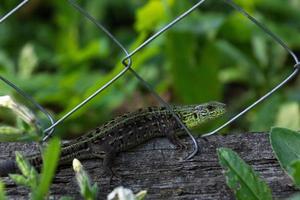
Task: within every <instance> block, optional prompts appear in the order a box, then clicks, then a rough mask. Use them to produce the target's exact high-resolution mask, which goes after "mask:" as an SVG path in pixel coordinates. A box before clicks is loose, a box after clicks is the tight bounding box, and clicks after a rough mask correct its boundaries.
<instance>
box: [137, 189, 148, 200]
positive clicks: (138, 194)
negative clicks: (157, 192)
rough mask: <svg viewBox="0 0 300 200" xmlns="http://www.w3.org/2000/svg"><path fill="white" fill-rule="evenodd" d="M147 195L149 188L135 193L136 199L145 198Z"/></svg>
mask: <svg viewBox="0 0 300 200" xmlns="http://www.w3.org/2000/svg"><path fill="white" fill-rule="evenodd" d="M146 195H147V190H142V191H140V192H139V193H137V194H136V195H135V199H136V200H144V199H145V197H146Z"/></svg>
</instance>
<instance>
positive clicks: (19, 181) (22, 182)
mask: <svg viewBox="0 0 300 200" xmlns="http://www.w3.org/2000/svg"><path fill="white" fill-rule="evenodd" d="M9 177H10V178H11V179H12V180H13V181H14V182H15V183H16V184H17V185H22V186H26V187H30V184H29V182H28V179H27V178H26V177H25V176H22V175H20V174H9Z"/></svg>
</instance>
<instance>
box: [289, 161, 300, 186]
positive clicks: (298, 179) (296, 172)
mask: <svg viewBox="0 0 300 200" xmlns="http://www.w3.org/2000/svg"><path fill="white" fill-rule="evenodd" d="M289 168H290V169H291V172H292V177H293V180H294V183H295V185H296V186H297V187H298V188H299V187H300V160H295V161H293V162H292V164H291V165H290V167H289Z"/></svg>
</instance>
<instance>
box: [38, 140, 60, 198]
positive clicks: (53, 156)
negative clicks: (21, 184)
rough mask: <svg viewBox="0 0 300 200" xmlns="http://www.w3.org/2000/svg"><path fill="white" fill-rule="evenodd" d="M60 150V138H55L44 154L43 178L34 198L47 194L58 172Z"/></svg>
mask: <svg viewBox="0 0 300 200" xmlns="http://www.w3.org/2000/svg"><path fill="white" fill-rule="evenodd" d="M60 150H61V149H60V140H59V139H58V138H53V139H52V140H51V141H50V142H49V144H48V146H47V149H46V150H45V152H44V154H43V167H42V174H41V179H40V181H39V185H38V187H37V189H36V190H35V191H33V199H37V200H38V199H43V198H44V197H45V196H46V195H47V193H48V191H49V188H50V185H51V182H52V179H53V176H54V174H55V172H56V167H57V164H58V161H59V157H60Z"/></svg>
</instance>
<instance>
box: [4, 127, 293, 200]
mask: <svg viewBox="0 0 300 200" xmlns="http://www.w3.org/2000/svg"><path fill="white" fill-rule="evenodd" d="M183 140H184V141H185V143H186V144H188V143H189V140H188V138H184V139H183ZM198 142H199V144H200V148H201V152H200V153H198V154H197V155H196V156H195V157H194V158H193V159H191V160H188V161H183V160H182V158H184V157H186V156H187V151H178V150H176V149H175V147H174V146H173V145H171V144H170V143H169V142H168V141H167V140H166V139H165V138H158V139H154V140H152V141H150V142H148V143H146V144H144V145H141V146H140V147H137V148H135V149H132V150H131V151H128V152H124V153H120V154H119V155H118V156H117V158H116V159H115V162H114V166H115V167H114V170H115V171H116V173H117V174H118V175H120V176H121V177H122V178H121V180H116V179H113V180H112V182H111V185H108V182H109V177H108V176H107V175H106V174H105V173H104V172H103V170H102V161H101V160H99V159H93V160H87V161H83V162H82V164H83V166H84V167H85V169H86V170H87V171H88V173H89V174H90V177H92V180H93V181H95V182H97V183H98V184H99V188H100V198H101V199H106V195H107V194H108V193H109V192H110V191H111V190H112V189H113V188H114V187H116V186H119V185H123V186H125V187H128V188H130V189H132V190H133V191H134V192H138V191H140V190H148V195H147V198H146V199H166V200H168V199H170V200H171V199H172V200H175V199H205V200H208V199H214V200H215V199H222V200H227V199H234V197H233V193H232V192H231V191H230V190H229V189H228V187H227V186H226V183H225V177H224V176H223V174H222V168H221V167H220V165H219V163H218V158H217V155H216V149H217V148H219V147H228V148H231V149H233V150H234V151H236V152H237V153H238V154H239V155H240V156H241V157H242V158H243V159H244V160H245V161H246V162H247V163H248V164H250V165H251V166H252V167H254V169H255V170H256V171H257V172H258V173H259V174H260V175H261V177H263V178H264V180H266V182H267V183H268V184H269V186H270V187H271V188H272V192H273V196H274V197H277V198H280V197H281V198H284V197H288V196H290V195H291V194H293V193H294V192H295V191H296V189H295V188H294V187H293V186H292V182H291V180H290V179H289V177H288V176H287V175H286V174H285V173H284V172H283V170H282V169H281V168H280V166H279V163H278V162H277V160H276V159H275V157H274V154H273V153H272V150H271V147H270V143H269V140H268V135H267V134H263V133H262V134H257V133H248V134H239V135H229V136H211V137H209V138H208V141H207V142H205V141H203V140H202V139H200V138H199V139H198ZM188 145H189V146H191V144H188ZM16 150H18V151H20V152H22V153H23V154H24V155H28V154H32V152H36V151H37V146H36V145H35V144H20V143H0V152H1V153H0V161H1V160H5V159H7V158H8V157H10V156H14V151H16ZM4 181H5V183H6V189H7V194H8V195H9V197H10V199H27V197H28V196H27V195H28V191H27V190H26V189H24V188H23V187H16V186H15V184H13V182H12V181H11V180H9V178H4ZM51 195H52V196H53V197H54V198H55V199H58V197H61V196H63V195H67V196H72V197H75V199H81V198H80V196H79V188H78V186H77V184H76V181H75V177H74V172H73V170H72V166H71V164H70V166H65V167H64V168H62V169H60V171H59V172H58V173H57V175H56V178H55V179H54V183H53V185H52V188H51Z"/></svg>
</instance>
